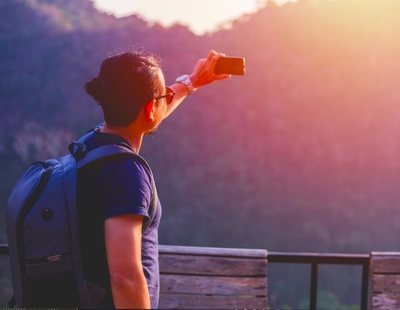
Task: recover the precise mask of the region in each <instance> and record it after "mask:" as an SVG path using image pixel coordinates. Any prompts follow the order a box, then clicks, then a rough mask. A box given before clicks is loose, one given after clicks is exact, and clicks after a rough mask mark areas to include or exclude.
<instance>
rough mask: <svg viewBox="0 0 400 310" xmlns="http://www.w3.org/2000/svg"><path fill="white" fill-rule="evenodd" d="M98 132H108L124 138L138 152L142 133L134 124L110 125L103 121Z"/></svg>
mask: <svg viewBox="0 0 400 310" xmlns="http://www.w3.org/2000/svg"><path fill="white" fill-rule="evenodd" d="M100 132H103V133H109V134H113V135H117V136H120V137H122V138H124V139H125V140H127V141H128V142H129V144H130V145H131V146H132V148H133V150H134V151H135V152H136V153H138V154H139V151H140V147H141V146H142V141H143V136H144V134H143V133H141V132H138V131H137V130H135V128H134V126H126V127H110V126H107V124H106V123H104V124H103V126H102V127H101V129H100Z"/></svg>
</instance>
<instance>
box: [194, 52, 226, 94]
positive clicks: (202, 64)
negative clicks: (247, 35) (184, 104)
mask: <svg viewBox="0 0 400 310" xmlns="http://www.w3.org/2000/svg"><path fill="white" fill-rule="evenodd" d="M221 56H225V54H222V53H217V52H216V51H214V50H211V51H209V52H208V56H207V58H204V59H200V60H198V61H197V64H196V66H195V67H194V69H193V72H192V74H191V75H190V80H191V81H192V84H193V87H194V89H197V88H199V87H201V86H204V85H207V84H210V83H212V82H214V81H217V80H224V79H227V78H229V77H231V75H229V74H214V68H215V64H216V63H217V60H218V58H220V57H221Z"/></svg>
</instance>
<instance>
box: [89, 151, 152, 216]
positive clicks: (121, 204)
mask: <svg viewBox="0 0 400 310" xmlns="http://www.w3.org/2000/svg"><path fill="white" fill-rule="evenodd" d="M98 177H99V179H98V180H97V182H99V186H98V188H99V189H100V192H99V195H100V197H101V199H100V201H102V203H104V217H105V219H107V218H111V217H114V216H118V215H126V214H136V215H142V216H144V217H145V222H147V221H148V220H149V206H150V202H151V196H152V194H151V192H152V186H151V184H152V182H151V175H150V173H149V171H148V168H147V167H146V166H145V165H144V164H143V163H142V162H141V161H140V160H139V159H136V158H134V157H132V156H129V157H127V156H121V157H117V158H115V157H114V158H111V159H110V160H107V161H105V162H104V164H103V165H102V167H101V168H100V170H99V174H98Z"/></svg>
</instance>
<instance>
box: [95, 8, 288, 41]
mask: <svg viewBox="0 0 400 310" xmlns="http://www.w3.org/2000/svg"><path fill="white" fill-rule="evenodd" d="M92 1H93V2H94V3H95V6H96V7H97V8H98V9H100V10H103V11H105V12H108V13H110V14H113V15H115V16H116V17H124V16H129V15H132V14H138V15H140V16H141V17H142V18H144V19H145V20H148V21H150V22H158V23H160V24H161V25H163V26H165V27H168V26H171V25H173V24H176V23H180V24H183V25H186V26H188V27H189V28H190V29H191V30H192V31H193V32H194V33H196V34H203V33H205V32H210V31H213V30H215V29H216V28H218V26H219V25H220V24H223V23H225V22H229V21H230V20H232V19H235V18H238V17H240V16H241V15H243V14H249V13H253V12H255V11H257V10H258V9H259V8H260V7H262V6H264V5H265V4H266V0H246V1H244V0H201V1H199V0H168V1H160V0H92ZM293 1H295V0H275V2H276V3H277V4H285V3H287V2H293Z"/></svg>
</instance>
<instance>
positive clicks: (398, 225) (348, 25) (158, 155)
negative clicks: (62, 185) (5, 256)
mask: <svg viewBox="0 0 400 310" xmlns="http://www.w3.org/2000/svg"><path fill="white" fill-rule="evenodd" d="M399 9H400V2H399V1H397V0H363V1H361V0H338V1H323V0H321V1H307V0H303V1H299V2H297V3H293V4H287V5H284V6H276V5H273V4H268V5H267V6H266V7H265V8H264V9H262V10H260V11H259V12H257V13H256V14H253V15H249V16H245V17H243V18H242V19H240V20H238V21H235V22H233V27H232V29H230V30H223V29H221V30H220V31H218V32H216V33H214V34H213V35H206V36H195V35H193V34H192V33H191V32H190V31H189V30H188V29H187V28H185V27H183V26H179V25H178V26H175V27H172V28H168V29H165V28H163V27H161V26H160V25H149V24H147V23H146V22H145V21H143V20H141V19H140V18H138V17H137V16H131V17H127V18H123V19H116V18H114V17H112V16H109V15H106V14H104V13H100V12H98V11H96V10H95V8H94V7H93V4H92V3H91V2H90V1H83V0H57V1H51V0H13V1H2V2H0V17H1V18H0V46H1V48H0V73H1V74H0V171H1V173H0V180H1V184H2V186H1V190H0V205H1V206H3V207H2V208H3V209H2V210H3V211H4V210H5V208H4V206H5V204H6V198H7V195H8V192H9V190H10V188H11V186H12V184H13V183H14V182H15V180H16V177H17V176H18V174H19V173H21V171H22V170H23V169H24V167H26V165H27V164H28V163H29V162H31V161H33V160H37V159H43V158H47V157H49V156H56V155H60V154H63V153H65V152H66V145H67V144H68V142H69V141H70V140H72V139H74V138H76V137H77V136H79V134H81V133H82V132H83V131H84V130H87V129H88V128H90V127H91V126H93V125H95V124H96V123H98V122H100V121H101V114H100V111H99V110H98V107H97V106H96V105H95V104H93V102H92V101H91V100H90V98H89V97H88V96H87V95H86V94H85V93H84V91H83V88H82V87H83V84H84V83H85V81H86V80H88V79H89V78H91V77H92V76H94V75H96V74H97V70H98V68H99V65H100V63H101V61H102V60H103V59H104V58H105V57H106V56H107V55H109V54H110V53H113V52H115V51H118V50H119V51H122V50H125V49H127V48H130V47H132V46H133V47H136V48H139V47H143V48H145V49H146V50H148V51H152V52H155V53H157V54H159V55H160V56H161V58H162V59H163V67H164V71H165V74H166V77H167V81H169V82H172V81H173V80H174V79H175V77H176V76H178V75H179V74H181V73H185V72H189V71H190V70H191V69H192V66H193V64H194V63H195V61H196V60H197V59H198V58H199V57H204V56H205V55H206V54H207V52H208V50H209V49H212V48H213V49H216V50H220V51H223V52H225V53H227V54H230V55H236V56H244V57H246V61H247V74H246V76H244V77H234V78H232V79H231V80H230V81H227V82H225V83H221V84H219V85H212V86H209V87H208V88H207V89H203V90H200V91H199V92H198V93H196V94H194V95H193V96H191V97H189V98H188V99H187V102H186V103H185V104H184V105H183V106H182V107H180V108H179V110H178V111H177V112H176V114H175V115H173V116H172V117H171V118H170V119H169V120H167V121H166V122H165V124H163V126H162V129H161V130H160V131H159V133H157V135H156V136H155V137H153V138H149V139H148V140H147V141H146V143H145V146H144V149H143V155H144V156H145V157H146V158H148V160H149V161H150V163H151V164H152V167H153V169H154V171H155V174H156V176H157V178H156V179H157V184H158V188H159V193H160V197H161V199H162V202H163V206H164V220H163V226H162V229H161V233H160V238H161V242H162V243H170V244H171V243H172V244H191V245H207V246H234V247H261V248H267V249H269V250H281V251H285V250H287V251H343V252H359V251H371V250H398V249H399V247H400V243H399V240H398V237H397V236H398V235H399V233H400V217H399V216H396V215H397V213H398V212H397V209H398V201H399V200H400V190H399V186H400V161H399V160H398V157H399V151H400V122H399V117H400V108H399V102H400V92H399V86H398V81H399V80H400V76H399V75H400V62H399V61H398V55H399V54H400V38H399V36H398V33H399V30H400V20H399V19H398V12H399ZM1 227H4V226H1ZM4 239H5V238H4V237H3V240H4ZM351 281H352V280H349V279H348V282H346V283H349V284H348V285H349V286H350V287H351V283H352V282H351ZM349 286H348V287H349ZM350 295H351V294H350ZM344 296H345V297H343V298H344V300H345V301H346V302H347V303H350V302H351V298H350V297H348V296H349V295H346V294H344ZM346 296H347V297H346ZM296 298H297V297H296Z"/></svg>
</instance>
